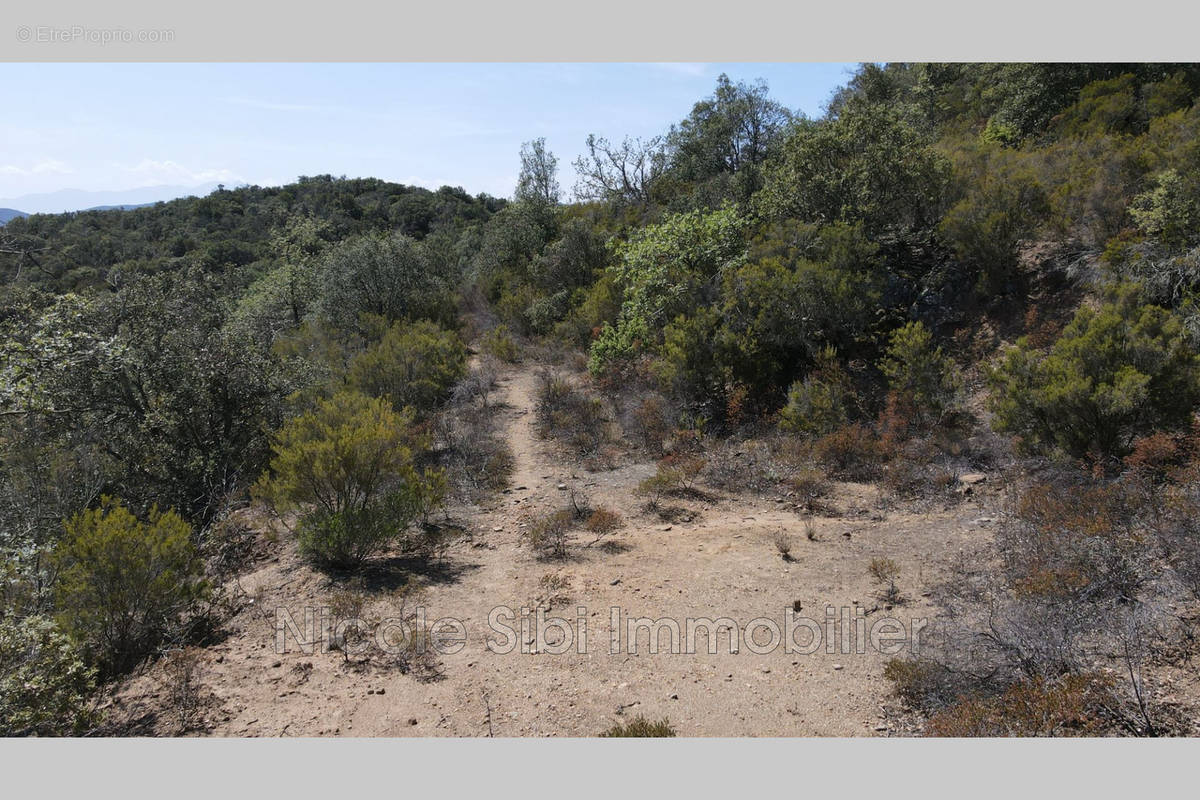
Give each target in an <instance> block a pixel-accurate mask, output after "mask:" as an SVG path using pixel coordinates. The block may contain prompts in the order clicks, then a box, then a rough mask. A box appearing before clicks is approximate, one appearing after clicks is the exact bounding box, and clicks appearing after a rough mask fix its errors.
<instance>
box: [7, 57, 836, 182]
mask: <svg viewBox="0 0 1200 800" xmlns="http://www.w3.org/2000/svg"><path fill="white" fill-rule="evenodd" d="M853 66H854V65H852V64H207V65H205V64H3V65H0V81H2V85H3V96H4V100H5V102H4V114H3V116H2V117H0V197H16V196H19V195H24V194H30V193H41V192H51V191H56V190H59V189H64V188H71V189H84V190H122V189H131V188H134V187H139V186H148V185H155V184H170V185H184V186H187V185H196V184H201V183H206V182H209V181H224V182H226V183H230V184H233V183H242V182H245V183H258V184H264V185H267V184H279V183H286V182H289V181H292V180H294V179H295V178H296V177H297V176H298V175H316V174H323V173H331V174H333V175H343V174H344V175H347V176H351V177H358V176H363V177H366V176H370V177H378V178H384V179H387V180H392V181H399V182H401V183H411V184H418V185H423V186H429V187H437V186H441V185H443V184H450V185H454V186H462V187H463V188H465V189H466V190H467V191H469V192H471V193H477V192H489V193H491V194H494V195H498V196H508V195H510V194H511V193H512V190H513V186H514V184H515V181H516V173H517V168H518V159H517V151H518V149H519V148H520V145H521V142H523V141H526V140H529V139H532V138H535V137H538V136H545V137H546V140H547V144H548V146H549V147H550V149H551V150H552V151H553V152H554V153H555V154H557V155H558V157H559V166H560V176H559V180H560V183H561V184H562V185H563V188H564V190H569V189H570V187H571V186H572V185H573V183H574V172H573V170H572V169H571V167H570V163H571V162H572V161H573V160H574V158H575V156H576V155H578V154H579V152H580V151H581V150H582V148H583V142H584V139H585V138H586V136H587V135H588V133H593V132H594V133H596V134H599V135H602V136H607V137H609V138H613V139H620V138H621V137H622V136H624V135H626V134H628V135H633V136H652V135H655V134H658V133H662V132H664V131H665V129H666V128H667V126H669V125H670V124H671V123H672V122H677V121H678V120H680V119H682V118H683V117H684V116H685V115H686V114H687V113H688V111H689V110H690V108H691V105H692V103H694V102H695V101H696V100H699V99H700V98H702V97H704V96H706V95H708V94H710V93H711V92H712V90H713V87H714V86H715V83H716V77H717V75H719V74H720V73H721V72H725V73H728V74H729V76H730V77H731V78H733V79H734V80H747V81H750V80H753V79H755V78H760V77H761V78H764V79H765V80H766V81H767V82H768V84H769V85H770V89H771V95H772V96H773V97H774V98H775V99H777V100H778V101H779V102H781V103H783V104H784V105H786V106H788V107H789V108H792V109H793V110H797V109H798V110H800V111H803V112H804V113H806V114H808V115H809V116H819V115H820V114H821V113H822V110H823V106H824V103H825V102H826V101H827V100H828V99H829V96H830V93H831V92H832V90H833V89H834V88H835V87H837V86H839V85H841V84H842V83H844V82H845V81H846V80H847V78H848V77H849V75H850V73H851V70H852V69H853Z"/></svg>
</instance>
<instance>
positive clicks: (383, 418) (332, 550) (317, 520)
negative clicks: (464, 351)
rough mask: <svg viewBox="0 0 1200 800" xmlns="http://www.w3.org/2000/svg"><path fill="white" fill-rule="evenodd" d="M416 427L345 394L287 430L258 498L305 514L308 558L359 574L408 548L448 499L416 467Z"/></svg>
mask: <svg viewBox="0 0 1200 800" xmlns="http://www.w3.org/2000/svg"><path fill="white" fill-rule="evenodd" d="M412 422H413V415H412V412H411V411H405V412H397V411H395V410H393V408H392V405H391V403H389V402H388V401H387V400H384V399H382V398H372V397H366V396H364V395H362V394H359V393H357V392H339V393H338V394H336V395H334V396H333V397H331V398H329V399H328V400H322V401H320V402H318V404H317V407H316V408H315V409H313V410H311V411H309V412H306V413H304V414H301V415H300V416H298V417H294V418H293V419H291V420H289V421H288V422H287V423H286V424H285V425H284V426H283V429H282V430H280V432H279V434H278V436H277V437H276V442H275V456H274V458H273V459H272V461H271V469H270V473H268V474H266V475H264V476H263V477H262V478H261V479H260V481H259V483H258V484H257V486H256V492H257V494H258V495H259V496H260V497H261V498H262V499H264V500H266V501H267V502H269V503H271V504H272V505H273V506H274V507H275V508H276V510H277V511H279V512H280V513H287V512H290V511H298V512H300V527H299V541H300V546H301V549H302V550H303V551H304V552H305V553H307V554H308V555H310V556H311V557H313V558H314V559H315V560H317V561H318V562H321V563H324V564H328V565H331V566H337V567H356V566H358V565H360V564H361V563H362V562H363V561H364V560H366V559H367V558H369V557H371V556H372V555H375V554H376V553H378V552H380V551H381V550H384V549H386V548H388V547H390V546H393V545H396V544H400V543H402V540H403V539H404V537H405V535H406V533H407V532H408V528H409V525H410V524H411V523H412V522H413V521H414V520H415V519H416V518H417V517H419V516H421V515H422V514H423V513H425V512H426V510H427V509H429V508H432V507H436V506H437V505H438V503H440V501H441V496H442V494H444V491H445V482H444V480H443V479H442V477H441V475H440V474H439V473H434V472H428V471H426V472H418V470H417V469H416V467H415V466H414V463H413V461H414V456H415V455H416V453H417V451H418V450H420V449H421V448H422V447H423V446H424V442H423V441H422V440H421V439H419V438H417V437H415V436H414V435H413V433H412V431H411V426H412ZM406 544H408V543H406Z"/></svg>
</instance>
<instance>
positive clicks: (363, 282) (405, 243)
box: [320, 234, 453, 330]
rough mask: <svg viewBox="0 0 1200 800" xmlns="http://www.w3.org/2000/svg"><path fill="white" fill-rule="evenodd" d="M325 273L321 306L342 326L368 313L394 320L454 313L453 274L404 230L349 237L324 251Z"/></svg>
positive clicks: (357, 325) (352, 325) (357, 326)
mask: <svg viewBox="0 0 1200 800" xmlns="http://www.w3.org/2000/svg"><path fill="white" fill-rule="evenodd" d="M320 275H321V311H322V313H323V314H324V315H325V317H326V318H327V319H328V320H329V321H330V322H331V323H332V324H333V325H334V327H337V328H343V329H347V330H361V329H362V325H363V323H362V321H361V318H362V316H363V315H364V314H369V315H375V316H379V317H383V318H384V319H386V320H388V321H389V322H397V321H416V320H420V319H431V320H436V321H441V322H449V321H451V320H452V319H453V305H452V303H451V295H450V283H449V281H450V278H451V276H449V275H444V274H439V273H438V271H437V270H435V269H434V268H433V264H432V263H431V261H430V258H429V254H428V252H427V250H426V247H425V245H424V244H423V243H421V242H418V241H416V240H414V239H411V238H409V237H408V236H404V235H403V234H392V235H390V236H382V235H370V236H361V237H356V238H353V239H347V240H346V241H344V242H341V243H340V244H338V245H336V246H335V247H332V248H330V250H329V251H328V252H326V254H325V255H324V256H323V257H322V259H321V263H320Z"/></svg>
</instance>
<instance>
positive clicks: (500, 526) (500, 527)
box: [492, 525, 504, 533]
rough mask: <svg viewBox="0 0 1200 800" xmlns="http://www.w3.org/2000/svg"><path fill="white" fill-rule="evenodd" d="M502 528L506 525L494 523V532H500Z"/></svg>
mask: <svg viewBox="0 0 1200 800" xmlns="http://www.w3.org/2000/svg"><path fill="white" fill-rule="evenodd" d="M502 530H504V526H503V525H494V526H492V531H493V532H495V533H499V532H500V531H502Z"/></svg>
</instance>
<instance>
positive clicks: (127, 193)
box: [0, 183, 236, 224]
mask: <svg viewBox="0 0 1200 800" xmlns="http://www.w3.org/2000/svg"><path fill="white" fill-rule="evenodd" d="M219 185H220V184H217V183H203V184H200V185H199V186H143V187H141V188H138V189H125V190H123V191H115V192H106V191H98V192H97V191H84V190H82V189H60V190H58V191H57V192H47V193H45V194H27V195H23V196H21V197H6V198H0V224H3V223H5V222H8V221H9V220H10V219H13V218H14V217H24V216H28V215H29V214H58V213H61V212H63V211H109V210H113V209H130V208H138V207H140V206H148V205H153V204H154V203H158V202H160V201H163V200H174V199H175V198H177V197H189V196H196V197H203V196H204V195H207V194H210V193H211V192H212V191H213V190H214V189H216V188H217V186H219ZM229 188H231V189H233V188H236V187H234V186H230V187H229ZM17 209H21V210H20V211H18V210H17Z"/></svg>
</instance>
